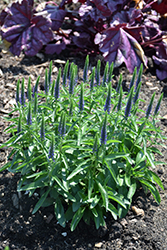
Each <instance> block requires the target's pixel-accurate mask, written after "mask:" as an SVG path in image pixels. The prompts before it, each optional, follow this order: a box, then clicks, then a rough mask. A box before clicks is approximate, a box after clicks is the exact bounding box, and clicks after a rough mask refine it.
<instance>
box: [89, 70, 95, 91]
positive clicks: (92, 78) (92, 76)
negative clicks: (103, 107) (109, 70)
mask: <svg viewBox="0 0 167 250" xmlns="http://www.w3.org/2000/svg"><path fill="white" fill-rule="evenodd" d="M95 70H96V68H95V67H93V69H92V74H91V77H90V90H91V91H93V87H94V81H95Z"/></svg>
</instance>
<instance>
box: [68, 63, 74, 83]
mask: <svg viewBox="0 0 167 250" xmlns="http://www.w3.org/2000/svg"><path fill="white" fill-rule="evenodd" d="M74 68H75V64H74V63H73V62H72V63H71V65H70V70H69V81H70V80H71V75H72V72H73V71H75V70H74ZM74 75H75V73H74Z"/></svg>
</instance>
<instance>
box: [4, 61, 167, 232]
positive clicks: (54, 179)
mask: <svg viewBox="0 0 167 250" xmlns="http://www.w3.org/2000/svg"><path fill="white" fill-rule="evenodd" d="M88 68H89V58H88V57H87V58H86V62H85V68H84V74H83V81H82V82H81V84H78V79H77V66H76V65H74V64H71V66H70V65H69V62H67V63H66V66H65V68H64V72H63V73H62V72H61V69H59V72H58V76H57V79H56V80H52V77H51V71H52V63H50V67H49V70H48V71H47V70H46V74H45V83H44V86H45V91H43V92H39V91H38V85H39V77H38V78H37V81H36V84H35V86H34V88H33V89H32V87H31V80H30V79H29V82H28V87H27V94H26V93H25V87H24V79H23V80H22V82H20V81H18V82H17V91H16V103H17V104H16V105H15V107H14V109H13V110H12V112H11V113H10V114H9V117H8V118H5V119H7V120H9V121H11V122H12V124H11V125H10V126H9V127H8V128H7V129H6V131H7V132H8V133H11V134H12V136H11V137H10V139H9V140H8V141H7V142H6V143H4V144H3V145H1V148H2V147H4V146H7V147H10V148H11V149H12V150H11V153H10V154H9V156H8V159H9V161H8V162H7V163H6V165H4V167H2V169H1V171H2V170H4V169H8V170H9V171H11V172H13V173H20V174H21V177H20V181H19V183H18V191H19V192H20V191H28V192H29V196H32V195H33V193H34V192H35V191H37V192H39V193H40V198H39V200H38V202H37V204H36V205H35V207H34V210H33V212H32V213H33V214H34V213H36V212H37V211H38V209H39V208H40V207H41V206H50V205H54V212H55V215H56V218H57V220H58V222H59V223H60V225H61V226H63V227H65V226H66V223H67V222H68V221H70V222H71V230H72V231H73V230H74V229H75V228H76V226H77V224H78V223H79V221H80V220H81V219H83V220H84V221H85V222H86V223H87V224H89V222H90V220H93V221H94V222H95V225H96V228H97V229H98V228H99V226H102V225H104V224H105V220H104V218H105V215H106V213H108V212H110V213H111V214H112V216H113V218H114V219H117V218H121V217H123V216H125V215H126V213H127V212H128V210H129V208H130V206H131V203H132V197H133V195H134V194H135V192H136V190H137V188H139V187H140V186H143V187H144V189H147V190H150V192H151V193H152V195H153V197H154V198H155V200H156V202H157V203H160V195H159V192H158V190H157V188H156V184H158V185H159V186H160V187H161V188H162V189H163V185H162V183H161V180H160V179H159V177H158V176H157V175H156V174H155V173H154V172H153V171H152V170H151V168H155V165H156V164H160V163H161V162H156V161H155V159H154V153H156V154H161V152H160V151H159V150H158V149H157V148H156V145H157V144H158V143H160V142H163V140H164V137H163V136H162V135H161V131H160V129H159V128H157V126H156V121H157V119H158V118H157V116H158V111H159V107H160V103H161V100H162V95H161V96H160V98H159V101H158V103H157V104H156V105H155V109H154V110H153V112H151V111H152V107H153V102H154V96H155V94H153V96H152V98H151V100H150V103H149V105H148V108H147V110H146V111H145V112H144V111H143V110H140V109H139V103H140V102H141V101H143V100H140V99H139V93H140V88H141V75H142V65H141V67H140V70H139V73H138V74H137V70H136V68H135V71H134V73H133V77H132V80H131V83H130V87H129V91H128V92H127V93H126V92H124V91H123V88H122V76H121V75H120V79H119V82H118V85H117V88H116V89H114V88H113V87H112V77H113V64H111V65H109V64H108V63H107V64H106V67H105V70H104V76H103V79H101V77H100V61H98V63H97V67H96V68H95V67H94V68H93V69H92V74H91V75H90V76H88ZM13 112H14V114H15V113H17V114H18V116H14V117H13V118H11V114H12V113H13ZM139 114H140V115H139ZM141 114H142V115H141ZM10 159H12V160H10Z"/></svg>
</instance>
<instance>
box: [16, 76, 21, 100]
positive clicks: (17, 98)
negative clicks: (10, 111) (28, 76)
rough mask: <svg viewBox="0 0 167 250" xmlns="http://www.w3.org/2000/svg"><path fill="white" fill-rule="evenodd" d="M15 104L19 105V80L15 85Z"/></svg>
mask: <svg viewBox="0 0 167 250" xmlns="http://www.w3.org/2000/svg"><path fill="white" fill-rule="evenodd" d="M16 103H17V105H18V104H19V103H20V79H19V80H18V81H17V85H16Z"/></svg>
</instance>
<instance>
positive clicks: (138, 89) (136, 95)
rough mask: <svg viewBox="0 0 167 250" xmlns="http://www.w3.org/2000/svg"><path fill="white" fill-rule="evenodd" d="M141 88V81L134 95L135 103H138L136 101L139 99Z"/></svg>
mask: <svg viewBox="0 0 167 250" xmlns="http://www.w3.org/2000/svg"><path fill="white" fill-rule="evenodd" d="M140 88H141V82H140V83H139V84H138V87H137V90H136V92H135V96H134V99H133V103H134V104H135V103H136V101H137V100H138V98H139V92H140Z"/></svg>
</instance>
